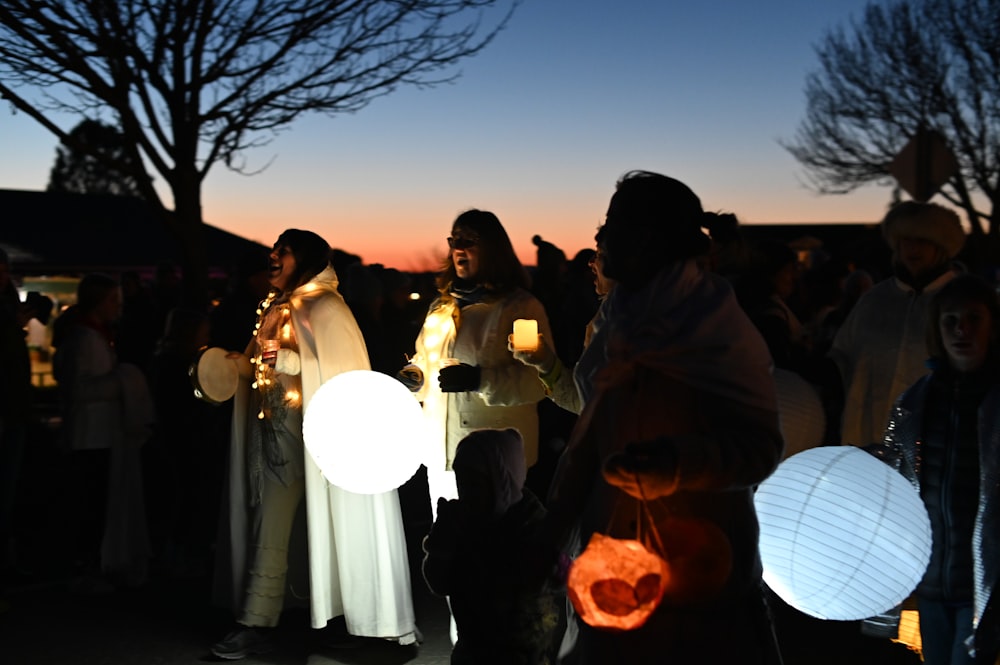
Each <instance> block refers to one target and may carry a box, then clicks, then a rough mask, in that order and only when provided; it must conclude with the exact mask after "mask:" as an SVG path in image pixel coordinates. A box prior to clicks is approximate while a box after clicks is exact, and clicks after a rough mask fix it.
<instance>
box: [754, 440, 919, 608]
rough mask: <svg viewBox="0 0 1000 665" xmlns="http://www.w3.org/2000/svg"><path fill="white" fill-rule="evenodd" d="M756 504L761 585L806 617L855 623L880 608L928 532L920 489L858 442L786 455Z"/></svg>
mask: <svg viewBox="0 0 1000 665" xmlns="http://www.w3.org/2000/svg"><path fill="white" fill-rule="evenodd" d="M754 503H755V506H756V508H757V515H758V518H759V520H760V555H761V560H762V562H763V565H764V581H765V582H766V583H767V584H768V586H769V587H771V589H772V590H773V591H774V592H775V593H776V594H778V596H780V597H781V598H782V599H783V600H784V601H785V602H786V603H788V604H789V605H791V606H792V607H794V608H796V609H798V610H800V611H802V612H804V613H806V614H809V615H810V616H814V617H817V618H820V619H837V620H842V621H853V620H858V619H863V618H866V617H869V616H873V615H875V614H879V613H881V612H885V611H887V610H889V609H891V608H893V607H895V606H896V605H898V604H899V603H900V602H902V601H903V599H905V598H906V597H907V596H908V595H909V594H910V593H911V592H912V591H913V589H914V588H915V587H916V585H917V583H918V582H919V581H920V579H921V578H922V577H923V575H924V571H925V570H926V568H927V562H928V561H929V559H930V548H931V528H930V520H929V518H928V517H927V510H926V509H925V508H924V504H923V502H922V501H921V499H920V496H919V493H918V492H917V490H916V489H915V488H914V487H913V486H912V485H911V484H910V483H909V482H908V481H907V480H906V479H905V478H903V477H902V476H901V475H900V474H899V473H898V472H896V471H895V470H894V469H892V468H891V467H889V466H888V465H886V464H884V463H883V462H881V461H879V460H878V459H876V458H875V457H873V456H872V455H870V454H868V453H867V452H865V451H863V450H861V449H860V448H855V447H853V446H825V447H819V448H812V449H809V450H805V451H803V452H800V453H798V454H796V455H793V456H791V457H789V458H788V459H786V460H785V461H784V462H782V463H781V464H780V465H779V466H778V469H777V470H776V471H775V472H774V473H773V474H772V475H771V476H770V477H769V478H768V479H767V480H765V481H764V482H763V483H761V484H760V486H759V487H758V489H757V492H756V494H755V497H754Z"/></svg>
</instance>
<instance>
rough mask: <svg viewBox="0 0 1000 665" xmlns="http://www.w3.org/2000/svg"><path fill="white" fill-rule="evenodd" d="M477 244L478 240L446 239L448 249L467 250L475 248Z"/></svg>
mask: <svg viewBox="0 0 1000 665" xmlns="http://www.w3.org/2000/svg"><path fill="white" fill-rule="evenodd" d="M478 244H479V239H478V238H463V237H461V236H459V237H457V238H451V237H449V238H448V247H449V248H450V249H469V248H470V247H475V246H476V245H478Z"/></svg>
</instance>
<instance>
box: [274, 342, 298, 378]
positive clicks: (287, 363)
mask: <svg viewBox="0 0 1000 665" xmlns="http://www.w3.org/2000/svg"><path fill="white" fill-rule="evenodd" d="M274 371H275V372H278V373H279V374H286V375H288V376H295V375H296V374H299V373H301V372H302V361H301V360H300V359H299V354H298V353H297V352H296V351H293V350H292V349H278V356H277V359H276V360H275V363H274Z"/></svg>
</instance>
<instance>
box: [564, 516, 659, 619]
mask: <svg viewBox="0 0 1000 665" xmlns="http://www.w3.org/2000/svg"><path fill="white" fill-rule="evenodd" d="M669 577H670V573H669V570H668V568H667V562H666V561H664V560H663V559H662V558H660V557H659V556H658V555H657V554H655V553H654V552H651V551H650V550H648V549H647V548H646V546H645V545H643V544H642V543H640V542H639V541H638V540H621V539H618V538H612V537H610V536H605V535H603V534H600V533H595V534H594V535H593V536H591V538H590V542H589V543H588V544H587V547H586V549H584V550H583V552H582V553H581V554H580V556H578V557H577V558H576V559H574V560H573V565H572V566H570V569H569V576H568V578H567V580H566V589H567V593H568V594H569V599H570V602H572V603H573V607H574V608H576V611H577V613H578V614H579V615H580V618H581V619H583V621H585V622H586V623H587V624H588V625H590V626H593V627H595V628H601V629H604V630H614V631H617V630H634V629H636V628H639V627H641V626H642V625H643V624H644V623H646V620H647V619H648V618H649V617H650V616H651V615H652V614H653V612H654V611H656V608H657V606H659V604H660V600H661V599H662V598H663V590H664V586H665V584H666V582H667V580H668V579H669Z"/></svg>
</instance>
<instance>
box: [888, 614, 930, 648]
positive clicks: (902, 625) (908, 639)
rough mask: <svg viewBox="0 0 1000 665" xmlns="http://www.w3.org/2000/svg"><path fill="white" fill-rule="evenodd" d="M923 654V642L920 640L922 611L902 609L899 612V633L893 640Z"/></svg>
mask: <svg viewBox="0 0 1000 665" xmlns="http://www.w3.org/2000/svg"><path fill="white" fill-rule="evenodd" d="M892 641H893V642H896V643H898V644H902V645H904V646H907V647H909V648H910V650H911V651H915V652H917V653H918V654H921V656H922V655H923V642H922V641H921V640H920V613H919V612H917V611H916V610H902V611H901V612H900V613H899V633H898V634H897V635H896V637H895V638H893V640H892Z"/></svg>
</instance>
